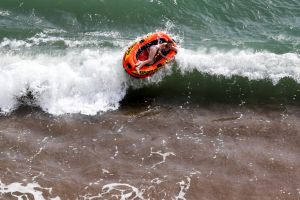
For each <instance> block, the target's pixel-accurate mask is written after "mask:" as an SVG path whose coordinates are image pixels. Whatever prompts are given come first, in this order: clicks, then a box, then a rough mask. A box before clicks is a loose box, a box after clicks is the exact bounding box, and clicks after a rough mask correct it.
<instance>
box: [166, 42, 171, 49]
mask: <svg viewBox="0 0 300 200" xmlns="http://www.w3.org/2000/svg"><path fill="white" fill-rule="evenodd" d="M172 46H173V42H172V41H167V42H166V46H165V47H166V48H167V49H171V48H172Z"/></svg>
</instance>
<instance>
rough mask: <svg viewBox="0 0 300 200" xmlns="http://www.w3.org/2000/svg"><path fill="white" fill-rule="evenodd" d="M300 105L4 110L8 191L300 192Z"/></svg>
mask: <svg viewBox="0 0 300 200" xmlns="http://www.w3.org/2000/svg"><path fill="white" fill-rule="evenodd" d="M299 118H300V108H299V107H293V106H287V107H283V106H269V105H264V106H253V107H250V106H248V107H247V106H229V105H209V106H193V109H191V108H189V107H188V106H183V107H182V106H179V107H177V106H172V107H170V106H157V105H153V104H151V105H145V106H142V107H140V108H132V107H130V106H123V107H122V108H121V109H119V110H118V111H114V112H108V113H105V114H103V115H101V116H93V117H85V116H81V115H73V116H63V117H54V116H51V115H48V114H45V113H43V112H41V111H39V110H32V109H28V108H25V109H19V110H17V111H16V112H15V113H13V114H11V115H10V116H6V117H1V119H0V153H1V160H0V168H1V169H0V180H1V183H0V197H1V199H18V198H19V199H55V200H58V199H63V200H65V199H80V200H81V199H82V200H83V199H124V200H125V199H178V200H183V199H192V200H193V199H195V200H197V199H210V200H211V199H299V198H300V175H299V174H300V157H299V152H300V145H299V144H300V135H299V134H300V124H299Z"/></svg>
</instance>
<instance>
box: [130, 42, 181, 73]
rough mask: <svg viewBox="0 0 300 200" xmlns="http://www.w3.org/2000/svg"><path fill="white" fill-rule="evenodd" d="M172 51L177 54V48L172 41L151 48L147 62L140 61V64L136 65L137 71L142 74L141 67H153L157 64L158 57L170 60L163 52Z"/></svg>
mask: <svg viewBox="0 0 300 200" xmlns="http://www.w3.org/2000/svg"><path fill="white" fill-rule="evenodd" d="M170 50H174V51H175V52H177V47H175V46H173V42H172V41H168V42H164V43H161V44H157V45H152V46H150V47H149V49H148V52H149V56H148V59H147V60H144V61H140V60H139V61H138V63H137V64H136V65H135V66H136V68H135V69H136V71H137V72H138V73H140V69H141V67H143V66H144V65H152V64H154V62H155V58H156V57H157V56H162V57H163V58H165V59H168V58H167V57H166V56H165V55H164V54H163V52H168V51H170Z"/></svg>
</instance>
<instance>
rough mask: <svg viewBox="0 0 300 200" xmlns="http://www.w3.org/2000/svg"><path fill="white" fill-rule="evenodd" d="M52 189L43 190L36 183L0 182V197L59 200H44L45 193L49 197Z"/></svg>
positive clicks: (56, 198)
mask: <svg viewBox="0 0 300 200" xmlns="http://www.w3.org/2000/svg"><path fill="white" fill-rule="evenodd" d="M51 192H52V188H44V187H42V186H40V185H39V184H38V183H36V182H34V183H27V184H22V183H18V182H15V183H11V184H8V185H6V184H4V183H2V182H1V181H0V197H1V195H6V196H9V195H11V197H12V198H14V199H17V200H29V199H32V198H31V197H30V196H32V197H33V198H34V200H46V199H50V200H60V197H58V196H56V197H53V198H46V197H45V196H44V195H45V193H47V194H48V195H49V194H50V195H51Z"/></svg>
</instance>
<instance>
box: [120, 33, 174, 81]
mask: <svg viewBox="0 0 300 200" xmlns="http://www.w3.org/2000/svg"><path fill="white" fill-rule="evenodd" d="M167 41H173V42H174V40H172V38H171V37H170V36H169V35H167V34H166V33H163V32H157V33H152V34H150V35H148V36H146V37H145V38H143V39H141V40H140V41H139V42H135V43H134V44H133V45H131V46H130V47H129V48H128V49H127V51H126V52H125V54H124V57H123V67H124V69H125V71H126V72H127V73H128V74H130V75H131V76H133V77H135V78H146V77H148V76H151V75H153V74H154V73H155V72H157V71H158V70H159V69H161V68H162V67H163V66H164V65H165V64H167V62H168V60H172V58H174V56H175V55H176V52H175V51H174V50H170V51H168V52H165V53H164V55H165V56H166V57H167V59H165V58H163V57H162V56H157V57H156V58H155V61H154V64H152V65H145V66H143V67H141V68H140V73H138V72H137V71H136V70H135V65H136V63H137V62H138V60H140V61H143V60H146V59H147V58H148V48H149V47H150V46H152V45H157V44H158V43H163V42H167ZM173 46H175V47H176V43H175V42H174V43H173Z"/></svg>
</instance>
